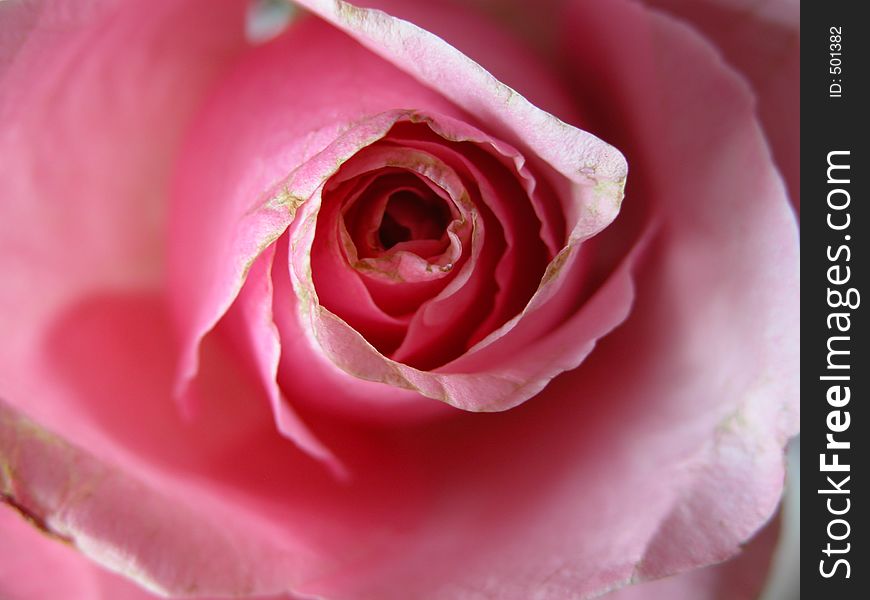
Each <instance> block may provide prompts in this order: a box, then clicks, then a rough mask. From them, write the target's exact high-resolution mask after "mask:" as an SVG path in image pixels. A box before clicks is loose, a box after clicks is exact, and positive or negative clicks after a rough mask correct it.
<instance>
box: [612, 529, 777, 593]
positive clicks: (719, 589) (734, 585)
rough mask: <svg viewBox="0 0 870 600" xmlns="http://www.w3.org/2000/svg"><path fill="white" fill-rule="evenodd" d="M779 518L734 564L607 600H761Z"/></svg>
mask: <svg viewBox="0 0 870 600" xmlns="http://www.w3.org/2000/svg"><path fill="white" fill-rule="evenodd" d="M779 529H780V527H779V518H778V517H774V518H773V519H771V521H770V523H768V524H767V526H765V527H764V529H762V530H761V531H760V532H758V533H757V534H755V536H754V537H753V538H752V539H751V540H750V541H749V542H748V543H747V544H746V545H745V546H744V547H743V549H742V550H741V551H740V554H738V555H737V556H736V557H735V558H732V559H731V560H729V561H727V562H724V563H720V564H717V565H713V566H710V567H703V568H701V569H696V570H694V571H689V572H687V573H683V574H681V575H675V576H673V577H668V578H666V579H660V580H657V581H651V582H647V583H640V584H635V585H631V586H627V587H624V588H622V589H620V590H618V591H616V592H613V593H612V594H607V595H605V596H603V598H605V599H606V600H658V599H660V598H667V599H668V600H758V598H759V596H760V594H761V591H762V588H763V587H764V584H765V582H766V581H767V577H768V575H769V569H770V567H771V562H772V558H773V552H774V550H775V548H776V545H777V541H778V534H779Z"/></svg>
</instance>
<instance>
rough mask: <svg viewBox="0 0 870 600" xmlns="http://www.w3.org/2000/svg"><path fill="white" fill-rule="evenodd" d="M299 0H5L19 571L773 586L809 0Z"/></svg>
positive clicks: (471, 592) (552, 588)
mask: <svg viewBox="0 0 870 600" xmlns="http://www.w3.org/2000/svg"><path fill="white" fill-rule="evenodd" d="M301 4H302V5H304V6H305V7H306V8H307V9H308V11H310V13H311V14H304V15H302V16H300V17H299V18H297V19H296V20H295V21H294V22H293V24H292V25H291V26H290V27H289V28H288V30H287V31H286V32H284V33H283V34H281V35H280V36H279V37H277V38H276V39H273V40H271V41H268V42H266V43H262V44H258V45H252V44H251V43H249V42H247V41H246V40H245V37H244V30H243V26H244V19H245V11H246V8H247V7H246V4H245V3H244V2H241V1H238V0H208V1H207V0H183V1H182V0H172V1H170V0H154V1H152V2H148V3H144V2H132V1H124V0H91V1H89V2H77V3H72V2H67V1H64V0H45V1H35V0H34V1H25V0H19V1H14V2H6V3H3V4H0V165H2V166H0V169H2V172H0V228H2V229H0V244H2V246H0V275H2V278H3V287H2V291H0V309H2V310H0V315H2V316H0V330H2V331H3V335H4V340H3V345H2V355H0V499H2V501H3V503H4V504H6V505H8V507H2V509H0V521H2V523H3V536H2V538H0V565H3V566H0V595H2V596H3V597H7V596H9V597H13V598H42V597H60V596H66V597H76V598H78V597H81V598H99V597H107V598H138V597H150V592H154V593H158V594H162V595H169V596H187V597H191V596H192V597H228V596H229V597H247V596H251V597H254V596H256V597H263V596H274V597H283V598H287V597H294V598H295V597H298V598H315V597H316V598H329V599H377V600H391V599H396V600H399V599H407V598H415V599H446V598H450V599H461V600H472V599H483V598H492V599H495V598H502V599H511V600H513V599H527V598H538V599H548V600H550V599H552V600H555V599H562V598H590V597H593V596H596V595H600V594H602V593H604V592H607V591H610V590H616V589H617V588H623V589H620V590H618V591H615V592H614V593H613V596H612V597H613V598H617V599H644V600H649V599H652V598H662V597H667V598H677V599H681V598H684V599H686V600H689V599H691V600H697V599H699V598H700V599H703V598H720V597H727V598H729V599H739V598H747V599H748V598H751V597H753V595H754V594H756V593H757V591H758V589H759V586H760V585H761V584H762V582H763V579H764V574H765V572H766V569H767V564H768V562H769V558H770V552H771V549H772V547H773V544H774V542H775V539H776V531H775V527H767V528H766V529H763V530H762V531H761V533H760V534H758V535H756V533H757V532H759V530H761V529H762V527H763V526H764V525H765V524H766V523H767V522H768V520H769V519H770V518H771V515H772V514H773V513H774V512H775V510H776V508H777V505H778V502H779V498H780V495H781V491H782V477H783V459H782V447H783V445H784V443H785V442H786V440H787V439H788V438H789V436H791V435H793V434H794V433H795V432H796V430H797V422H798V419H797V417H798V397H797V390H796V384H797V372H798V347H797V343H798V332H797V314H798V296H797V265H798V252H797V235H796V227H795V217H794V213H793V210H792V208H791V206H790V205H789V198H788V193H787V191H786V190H787V187H788V189H790V190H791V191H792V192H793V194H792V197H793V198H794V199H795V200H794V202H795V203H796V204H797V200H796V193H797V185H798V180H797V168H796V167H797V162H796V160H797V159H796V156H797V154H796V151H795V149H794V148H795V143H794V141H795V139H796V131H797V130H796V124H795V122H794V120H795V116H796V114H797V104H796V101H794V100H793V98H792V96H793V95H794V94H795V93H796V90H795V88H794V85H795V82H796V77H797V74H796V66H797V46H796V44H795V40H796V39H797V33H796V20H797V6H796V3H792V2H788V1H786V0H782V1H773V0H771V1H770V2H768V3H765V4H763V5H762V6H761V7H758V6H755V3H753V6H754V8H753V9H752V10H750V9H749V8H747V7H745V6H743V3H742V2H739V1H738V0H718V1H714V0H705V1H696V2H682V1H680V0H662V1H661V2H660V4H661V5H662V7H663V9H664V11H660V10H658V9H655V8H652V7H650V6H647V5H645V4H640V3H634V2H627V1H623V0H583V1H579V0H578V1H577V2H562V1H557V0H553V1H552V2H548V3H547V7H546V8H547V10H546V11H544V12H542V11H543V9H542V8H541V7H540V6H538V5H535V6H534V7H533V6H532V5H531V4H527V3H524V2H519V1H517V2H513V1H511V2H505V3H498V4H495V5H490V4H489V3H488V2H481V3H480V4H481V6H480V11H479V12H475V11H473V10H471V9H469V8H459V7H456V6H453V5H452V4H449V3H448V2H446V1H445V2H441V1H437V2H435V1H430V2H402V3H398V2H396V3H393V2H380V3H378V8H380V9H382V10H383V11H385V12H382V11H381V10H377V9H367V8H359V7H355V6H352V5H350V4H347V3H345V2H342V1H340V0H335V1H326V0H307V1H304V2H301ZM654 4H659V3H658V2H656V3H654ZM391 15H395V16H391ZM681 15H682V17H685V18H686V19H688V20H683V18H682V17H681ZM429 32H432V33H429ZM436 35H437V36H440V37H436ZM774 57H779V58H778V59H776V60H775V59H774ZM776 61H780V62H776ZM783 103H784V106H785V108H784V110H781V109H779V107H780V106H781V105H782V104H783ZM617 148H618V150H617ZM780 173H783V174H784V178H783V176H781V175H780ZM626 177H627V178H626ZM623 197H624V201H623ZM11 509H14V510H15V511H17V512H19V513H21V514H22V515H24V516H25V517H26V518H27V520H29V521H30V523H31V524H32V525H35V526H36V528H37V529H41V530H42V531H43V532H44V533H48V534H49V535H50V537H54V538H60V539H61V540H63V541H66V542H67V543H68V545H69V546H71V547H70V548H64V547H63V546H61V545H59V544H56V543H55V542H53V541H51V540H47V539H45V537H44V536H43V537H41V536H40V535H39V534H38V533H37V531H36V529H34V528H32V527H28V526H26V524H25V523H24V522H23V521H21V520H20V519H18V517H17V516H16V515H15V514H14V512H13V510H11ZM753 536H755V537H754V539H753V541H752V542H751V543H749V545H748V546H747V548H746V549H745V550H744V551H743V552H740V550H741V547H742V546H744V545H745V544H746V543H747V541H748V540H750V538H753ZM735 556H736V558H733V557H735ZM732 558H733V560H731V561H730V562H728V563H725V564H724V565H722V566H718V567H708V568H706V569H701V567H705V566H707V565H711V564H714V563H719V562H721V561H725V560H727V559H732ZM95 563H96V564H99V565H101V566H100V567H98V566H96V564H95ZM10 565H11V566H10ZM103 567H105V568H106V569H108V570H109V571H114V572H115V573H119V574H121V577H119V576H117V575H115V574H111V573H108V572H107V571H105V570H103ZM48 570H50V573H51V576H50V577H48V578H46V577H45V575H44V574H45V573H46V572H47V571H48ZM684 572H688V573H685V574H683V575H679V576H677V577H673V578H670V579H667V580H664V581H660V582H654V583H643V582H645V581H646V580H650V579H659V578H663V577H667V576H670V575H674V574H677V573H684ZM134 582H135V583H134ZM136 584H139V585H141V586H144V588H147V590H150V592H146V591H145V590H144V589H142V588H140V587H139V585H136ZM629 584H637V585H631V586H630V587H624V586H628V585H629Z"/></svg>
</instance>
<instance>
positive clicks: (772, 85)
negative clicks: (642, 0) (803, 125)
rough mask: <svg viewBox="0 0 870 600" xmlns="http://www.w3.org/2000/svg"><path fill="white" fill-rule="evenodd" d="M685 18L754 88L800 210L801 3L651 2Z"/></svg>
mask: <svg viewBox="0 0 870 600" xmlns="http://www.w3.org/2000/svg"><path fill="white" fill-rule="evenodd" d="M648 1H650V3H651V4H653V5H654V6H657V7H660V8H662V9H664V10H667V11H668V12H670V13H672V14H674V15H676V16H678V17H681V18H684V19H687V20H688V21H690V22H691V23H692V25H694V26H695V27H697V28H698V29H699V30H700V31H701V32H703V34H704V35H705V36H706V37H707V38H708V39H709V40H711V41H712V42H713V43H715V44H716V46H717V47H718V48H719V49H720V50H721V51H722V53H723V56H724V58H725V59H726V60H727V61H728V62H729V63H731V64H732V65H734V66H735V67H736V68H737V69H739V71H740V73H741V74H742V75H744V76H745V77H746V78H747V79H748V80H749V82H750V83H751V85H752V90H753V92H754V93H755V96H756V98H757V99H758V114H759V116H760V117H761V123H762V125H763V126H764V133H765V135H766V137H767V141H768V143H769V144H770V147H771V150H772V151H773V154H774V158H775V159H776V162H777V165H778V166H779V168H780V170H781V171H782V173H783V177H784V178H785V182H786V185H787V186H788V191H789V197H790V198H791V200H792V202H793V204H794V205H795V206H796V208H797V209H798V211H800V147H801V146H800V52H799V47H800V2H799V0H764V1H763V2H758V1H757V0H702V1H698V0H648Z"/></svg>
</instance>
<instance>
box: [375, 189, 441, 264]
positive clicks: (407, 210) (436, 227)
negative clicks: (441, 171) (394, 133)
mask: <svg viewBox="0 0 870 600" xmlns="http://www.w3.org/2000/svg"><path fill="white" fill-rule="evenodd" d="M449 222H450V213H449V211H448V209H447V206H446V205H445V203H444V201H443V200H442V199H441V198H438V197H437V196H434V195H431V196H430V195H423V194H418V193H417V192H413V191H409V190H401V191H398V192H395V193H393V194H392V195H391V196H390V198H389V200H388V201H387V205H386V207H385V209H384V214H383V217H382V218H381V224H380V227H379V228H378V240H379V241H380V243H381V245H382V246H383V248H384V250H389V249H390V248H392V247H393V246H395V245H396V244H399V243H401V242H408V241H418V240H438V239H441V237H442V236H443V235H444V231H445V230H446V228H447V225H448V223H449Z"/></svg>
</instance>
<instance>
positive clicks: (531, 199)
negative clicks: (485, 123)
mask: <svg viewBox="0 0 870 600" xmlns="http://www.w3.org/2000/svg"><path fill="white" fill-rule="evenodd" d="M521 169H522V167H521V166H520V165H518V164H517V163H514V162H513V160H512V159H508V158H506V157H505V156H501V155H499V153H498V152H497V151H496V150H495V149H494V148H493V147H492V146H490V145H488V144H485V143H479V142H471V141H457V140H451V139H446V138H443V137H441V136H439V135H437V134H436V133H435V132H433V131H432V130H431V129H430V128H429V127H428V126H426V125H423V124H412V123H399V124H397V125H396V126H395V127H394V128H393V130H392V131H391V132H390V133H389V134H388V135H387V136H385V137H384V138H382V139H381V140H379V141H377V142H375V143H373V144H371V145H370V146H367V147H365V148H363V149H361V150H360V151H359V152H358V153H357V154H356V155H355V156H353V157H352V158H350V159H349V160H348V161H347V162H345V163H344V164H343V165H342V166H341V167H340V168H339V170H338V171H337V172H336V173H335V174H334V175H333V176H332V177H331V178H330V180H329V181H328V182H327V183H326V184H325V185H324V189H323V195H322V198H323V200H322V207H321V209H320V213H319V215H318V219H317V230H316V235H315V239H314V244H313V247H312V275H313V280H314V284H315V288H316V290H317V293H318V296H319V300H320V303H321V305H322V306H323V307H324V308H327V309H328V310H329V311H330V312H332V313H333V314H335V315H336V316H338V317H340V318H341V319H343V320H344V321H345V322H346V323H347V324H348V325H350V326H351V327H352V328H353V329H355V330H356V331H357V332H358V333H360V334H361V335H362V336H363V337H364V338H365V339H366V341H368V343H369V344H371V345H372V346H374V347H375V348H376V349H377V350H378V351H380V353H381V354H382V355H384V356H386V357H388V358H391V359H392V360H394V361H397V362H401V363H403V364H407V365H410V366H413V367H415V368H418V369H425V370H431V369H435V368H438V367H439V366H443V365H445V364H447V363H449V362H450V361H451V360H453V359H454V358H457V357H459V356H462V355H463V354H464V353H465V352H467V351H468V350H469V349H470V348H471V347H472V346H473V345H474V344H475V343H476V342H478V341H480V340H481V339H483V338H484V337H485V336H486V335H488V334H489V333H491V332H493V331H494V330H495V329H497V328H498V327H500V326H502V325H503V324H505V323H506V322H507V321H508V320H510V319H511V318H512V317H514V316H516V315H517V314H518V313H519V312H520V311H521V310H522V309H523V307H524V306H525V305H526V303H527V302H528V301H529V299H530V298H531V296H532V295H533V293H534V292H535V290H536V289H537V287H538V285H539V283H540V281H541V278H542V276H543V273H544V271H545V269H546V265H547V263H548V262H549V260H551V259H552V253H551V252H550V251H549V248H548V244H547V243H546V241H545V240H544V239H543V238H542V230H543V229H545V221H546V219H543V218H542V215H544V214H546V211H545V210H542V209H541V204H542V202H541V196H543V195H544V194H543V193H542V192H539V191H538V190H535V183H534V180H533V179H532V178H531V175H530V174H528V172H524V173H522V175H521ZM544 202H546V200H544ZM536 203H537V204H536ZM547 225H548V226H550V227H552V224H549V223H547ZM349 290H352V291H351V292H349Z"/></svg>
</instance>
